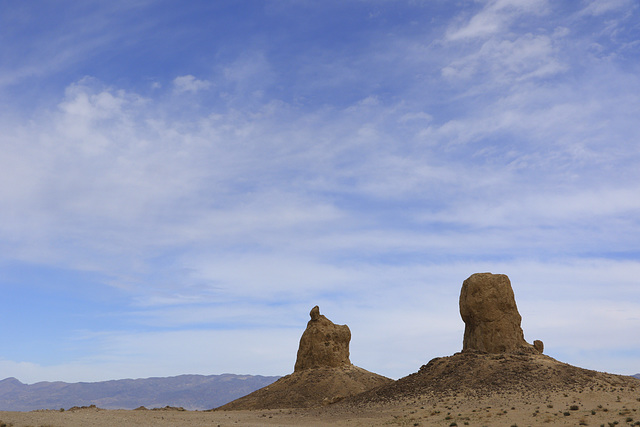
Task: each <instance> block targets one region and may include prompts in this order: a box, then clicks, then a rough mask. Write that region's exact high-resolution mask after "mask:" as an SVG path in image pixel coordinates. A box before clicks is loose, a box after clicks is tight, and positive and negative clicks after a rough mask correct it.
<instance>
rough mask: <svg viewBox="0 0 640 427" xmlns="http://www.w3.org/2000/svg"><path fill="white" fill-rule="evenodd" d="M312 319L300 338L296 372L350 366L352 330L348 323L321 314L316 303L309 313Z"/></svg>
mask: <svg viewBox="0 0 640 427" xmlns="http://www.w3.org/2000/svg"><path fill="white" fill-rule="evenodd" d="M309 314H310V316H311V320H309V322H308V323H307V329H306V330H305V331H304V333H303V334H302V337H301V338H300V346H299V347H298V356H297V358H296V364H295V368H294V372H298V371H302V370H304V369H312V368H337V367H340V366H350V365H351V361H350V360H349V342H350V341H351V331H350V330H349V327H348V326H347V325H336V324H335V323H333V322H332V321H331V320H329V319H327V318H326V317H325V316H323V315H322V314H320V308H319V307H318V306H317V305H316V306H315V307H313V308H312V309H311V312H310V313H309Z"/></svg>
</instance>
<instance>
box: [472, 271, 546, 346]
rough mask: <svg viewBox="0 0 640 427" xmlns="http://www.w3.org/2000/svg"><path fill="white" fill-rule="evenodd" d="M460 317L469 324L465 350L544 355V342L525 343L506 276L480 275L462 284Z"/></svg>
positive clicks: (473, 275) (516, 308)
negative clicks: (533, 344)
mask: <svg viewBox="0 0 640 427" xmlns="http://www.w3.org/2000/svg"><path fill="white" fill-rule="evenodd" d="M460 315H461V316H462V320H464V323H465V329H464V341H463V347H462V350H463V351H465V350H478V351H484V352H487V353H511V352H522V351H524V352H529V353H532V352H535V353H542V349H543V345H542V341H536V343H535V344H536V345H535V346H532V345H531V344H529V343H527V342H526V341H525V340H524V333H523V332H522V328H521V327H520V323H521V321H522V317H521V316H520V313H518V307H517V306H516V300H515V296H514V294H513V289H512V288H511V282H510V281H509V278H508V277H507V276H506V275H504V274H491V273H476V274H472V275H471V276H470V277H469V278H468V279H467V280H465V281H464V282H463V284H462V291H461V292H460Z"/></svg>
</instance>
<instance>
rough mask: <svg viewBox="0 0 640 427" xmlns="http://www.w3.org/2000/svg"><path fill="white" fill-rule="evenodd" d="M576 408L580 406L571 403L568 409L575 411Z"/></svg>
mask: <svg viewBox="0 0 640 427" xmlns="http://www.w3.org/2000/svg"><path fill="white" fill-rule="evenodd" d="M578 409H580V407H579V406H578V405H571V406H570V407H569V410H571V411H577V410H578Z"/></svg>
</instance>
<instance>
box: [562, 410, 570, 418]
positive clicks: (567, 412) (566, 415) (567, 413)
mask: <svg viewBox="0 0 640 427" xmlns="http://www.w3.org/2000/svg"><path fill="white" fill-rule="evenodd" d="M562 415H564V416H565V417H568V416H569V415H571V412H569V411H565V412H563V413H562Z"/></svg>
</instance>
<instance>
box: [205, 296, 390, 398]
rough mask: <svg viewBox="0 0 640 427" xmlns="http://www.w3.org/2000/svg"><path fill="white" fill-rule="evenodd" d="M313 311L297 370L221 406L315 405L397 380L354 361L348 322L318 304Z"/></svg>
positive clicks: (298, 358) (301, 347) (301, 343)
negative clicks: (339, 320)
mask: <svg viewBox="0 0 640 427" xmlns="http://www.w3.org/2000/svg"><path fill="white" fill-rule="evenodd" d="M309 314H310V315H311V320H310V321H309V322H308V323H307V329H306V330H305V331H304V333H303V334H302V338H300V347H299V348H298V357H297V360H296V365H295V370H294V372H293V373H292V374H290V375H287V376H284V377H282V378H280V379H279V380H278V381H276V382H275V383H273V384H271V385H269V386H267V387H264V388H261V389H260V390H256V391H254V392H253V393H251V394H248V395H247V396H244V397H241V398H239V399H236V400H234V401H233V402H229V403H227V404H226V405H224V406H221V407H220V408H218V409H221V410H241V409H275V408H312V407H318V406H323V405H329V404H332V403H336V402H339V401H341V400H342V399H344V398H346V397H349V396H353V395H355V394H359V393H362V392H364V391H366V390H370V389H372V388H375V387H378V386H381V385H385V384H389V383H391V382H393V380H391V379H389V378H386V377H383V376H382V375H378V374H375V373H373V372H369V371H367V370H365V369H362V368H359V367H357V366H354V365H352V364H351V362H350V361H349V342H350V341H351V331H350V330H349V327H348V326H347V325H336V324H334V323H333V322H331V321H330V320H329V319H327V318H326V317H324V316H323V315H321V314H320V309H319V308H318V306H315V307H313V308H312V309H311V313H309Z"/></svg>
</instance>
